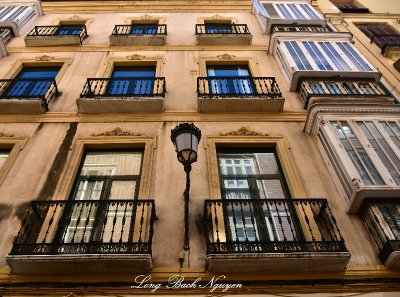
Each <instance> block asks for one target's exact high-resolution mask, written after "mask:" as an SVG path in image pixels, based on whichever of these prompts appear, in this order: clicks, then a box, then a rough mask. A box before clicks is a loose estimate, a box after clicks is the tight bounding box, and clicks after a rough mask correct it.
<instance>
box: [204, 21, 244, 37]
mask: <svg viewBox="0 0 400 297" xmlns="http://www.w3.org/2000/svg"><path fill="white" fill-rule="evenodd" d="M204 34H206V35H213V34H232V35H243V34H250V31H249V28H248V27H247V25H246V24H221V23H219V24H218V23H217V24H196V35H204Z"/></svg>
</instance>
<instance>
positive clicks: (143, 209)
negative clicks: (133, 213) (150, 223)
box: [139, 204, 145, 242]
mask: <svg viewBox="0 0 400 297" xmlns="http://www.w3.org/2000/svg"><path fill="white" fill-rule="evenodd" d="M139 206H140V205H139ZM144 212H145V205H144V204H142V211H141V214H140V227H139V242H142V235H143V226H144Z"/></svg>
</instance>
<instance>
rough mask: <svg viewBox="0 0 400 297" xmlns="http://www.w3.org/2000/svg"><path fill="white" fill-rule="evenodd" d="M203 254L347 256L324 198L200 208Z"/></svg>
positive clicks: (240, 201) (227, 203)
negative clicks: (203, 221) (203, 223)
mask: <svg viewBox="0 0 400 297" xmlns="http://www.w3.org/2000/svg"><path fill="white" fill-rule="evenodd" d="M204 215H205V219H206V231H207V253H208V254H224V253H294V252H310V253H336V252H347V248H346V246H345V243H344V239H343V237H342V235H341V234H340V231H339V228H338V226H337V223H336V220H335V217H334V216H333V214H332V212H331V210H330V208H329V206H328V204H327V200H326V199H223V200H206V201H205V205H204Z"/></svg>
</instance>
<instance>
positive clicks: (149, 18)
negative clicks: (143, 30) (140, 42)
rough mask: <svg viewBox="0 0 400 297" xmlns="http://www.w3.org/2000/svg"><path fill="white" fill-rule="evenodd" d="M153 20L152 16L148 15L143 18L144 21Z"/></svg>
mask: <svg viewBox="0 0 400 297" xmlns="http://www.w3.org/2000/svg"><path fill="white" fill-rule="evenodd" d="M151 19H152V16H151V15H149V14H147V13H146V14H145V15H143V16H142V20H151Z"/></svg>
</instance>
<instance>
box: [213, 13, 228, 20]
mask: <svg viewBox="0 0 400 297" xmlns="http://www.w3.org/2000/svg"><path fill="white" fill-rule="evenodd" d="M211 19H213V20H223V19H225V18H224V17H223V16H222V15H219V14H215V15H213V16H212V17H211Z"/></svg>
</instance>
